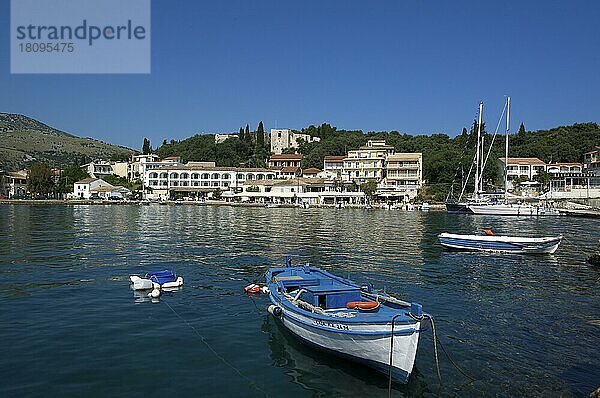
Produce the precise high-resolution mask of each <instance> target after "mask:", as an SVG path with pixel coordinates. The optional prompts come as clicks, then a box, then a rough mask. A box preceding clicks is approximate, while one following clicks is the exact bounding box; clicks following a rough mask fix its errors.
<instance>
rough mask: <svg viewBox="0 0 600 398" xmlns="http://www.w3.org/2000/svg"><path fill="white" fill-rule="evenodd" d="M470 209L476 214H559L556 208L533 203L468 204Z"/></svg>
mask: <svg viewBox="0 0 600 398" xmlns="http://www.w3.org/2000/svg"><path fill="white" fill-rule="evenodd" d="M467 207H468V209H469V211H470V212H471V213H473V214H476V215H488V216H557V215H559V213H558V211H557V210H555V209H549V208H545V207H543V206H531V205H518V204H514V205H510V204H508V205H507V204H495V205H468V206H467Z"/></svg>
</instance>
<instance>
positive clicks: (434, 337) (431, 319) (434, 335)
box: [408, 313, 477, 385]
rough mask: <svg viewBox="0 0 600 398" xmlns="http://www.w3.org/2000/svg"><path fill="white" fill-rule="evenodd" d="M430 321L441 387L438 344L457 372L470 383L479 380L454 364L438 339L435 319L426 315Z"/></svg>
mask: <svg viewBox="0 0 600 398" xmlns="http://www.w3.org/2000/svg"><path fill="white" fill-rule="evenodd" d="M408 316H410V317H411V318H413V319H416V318H415V317H414V316H413V315H412V314H410V313H408ZM425 317H426V318H427V319H429V321H430V322H431V331H432V333H433V349H434V352H435V362H436V365H437V371H438V378H439V380H440V385H441V384H442V377H441V375H440V365H439V363H438V352H437V344H436V341H437V343H439V345H440V348H441V349H442V351H443V352H444V355H445V356H446V358H448V360H449V361H450V363H451V364H452V366H454V367H455V368H456V370H458V371H459V372H460V373H461V374H462V375H463V376H465V377H466V378H467V379H469V380H470V381H475V380H477V379H476V378H475V377H473V376H471V375H470V374H469V373H468V372H467V371H466V370H464V369H462V368H461V367H460V366H458V364H457V363H456V362H454V360H453V359H452V357H451V356H450V354H449V353H448V351H446V348H444V345H443V344H442V340H441V339H440V338H439V337H438V335H437V333H436V329H435V321H434V319H433V317H432V316H431V315H429V314H425V316H424V318H425Z"/></svg>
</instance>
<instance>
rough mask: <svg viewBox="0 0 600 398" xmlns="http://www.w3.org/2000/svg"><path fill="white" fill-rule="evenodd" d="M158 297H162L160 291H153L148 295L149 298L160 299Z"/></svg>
mask: <svg viewBox="0 0 600 398" xmlns="http://www.w3.org/2000/svg"><path fill="white" fill-rule="evenodd" d="M158 296H160V290H159V289H153V290H152V291H151V292H150V293H148V297H152V298H158Z"/></svg>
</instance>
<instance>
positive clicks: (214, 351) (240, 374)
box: [160, 298, 269, 397]
mask: <svg viewBox="0 0 600 398" xmlns="http://www.w3.org/2000/svg"><path fill="white" fill-rule="evenodd" d="M160 301H161V302H163V303H165V304H166V306H167V307H169V309H170V310H171V311H173V314H175V315H176V316H177V317H178V318H179V319H181V320H182V321H183V322H184V323H185V324H186V325H188V326H189V327H190V328H191V329H192V330H193V331H194V333H196V335H197V336H198V337H200V341H202V343H203V344H204V345H205V346H206V348H208V349H209V350H210V352H212V353H213V355H214V356H215V357H217V358H218V359H219V360H220V361H221V362H223V363H224V364H225V365H227V366H228V367H229V368H230V369H231V370H233V371H234V372H235V373H237V374H238V375H239V376H240V377H241V378H243V379H244V380H246V381H247V382H248V383H250V386H252V388H254V389H255V390H256V391H258V392H260V393H262V394H264V396H265V397H268V396H269V394H268V393H267V392H266V391H265V390H263V389H262V388H260V387H259V386H258V385H257V384H256V382H255V381H254V380H252V379H251V378H250V377H248V376H246V375H245V374H244V373H243V372H242V371H241V370H239V369H238V368H237V367H236V366H234V365H233V364H232V363H231V362H229V361H228V360H227V359H225V358H224V357H223V356H222V355H221V354H219V353H218V352H217V351H216V350H215V349H214V348H213V347H212V346H211V345H210V344H209V343H208V341H207V340H206V338H205V337H204V336H203V335H202V334H201V333H200V332H199V331H198V329H196V328H195V327H194V325H192V324H191V323H189V322H188V321H187V320H186V319H185V318H184V317H182V316H181V315H179V313H178V312H177V311H175V309H174V308H173V307H171V305H170V304H169V303H168V302H167V301H166V300H165V299H164V298H161V300H160Z"/></svg>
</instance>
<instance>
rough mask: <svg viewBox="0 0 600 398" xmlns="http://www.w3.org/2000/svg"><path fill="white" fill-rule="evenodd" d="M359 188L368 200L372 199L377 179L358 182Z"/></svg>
mask: <svg viewBox="0 0 600 398" xmlns="http://www.w3.org/2000/svg"><path fill="white" fill-rule="evenodd" d="M360 190H361V191H363V192H364V193H365V195H366V196H367V198H369V201H371V200H373V196H375V191H377V180H369V181H367V182H365V183H364V184H360Z"/></svg>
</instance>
